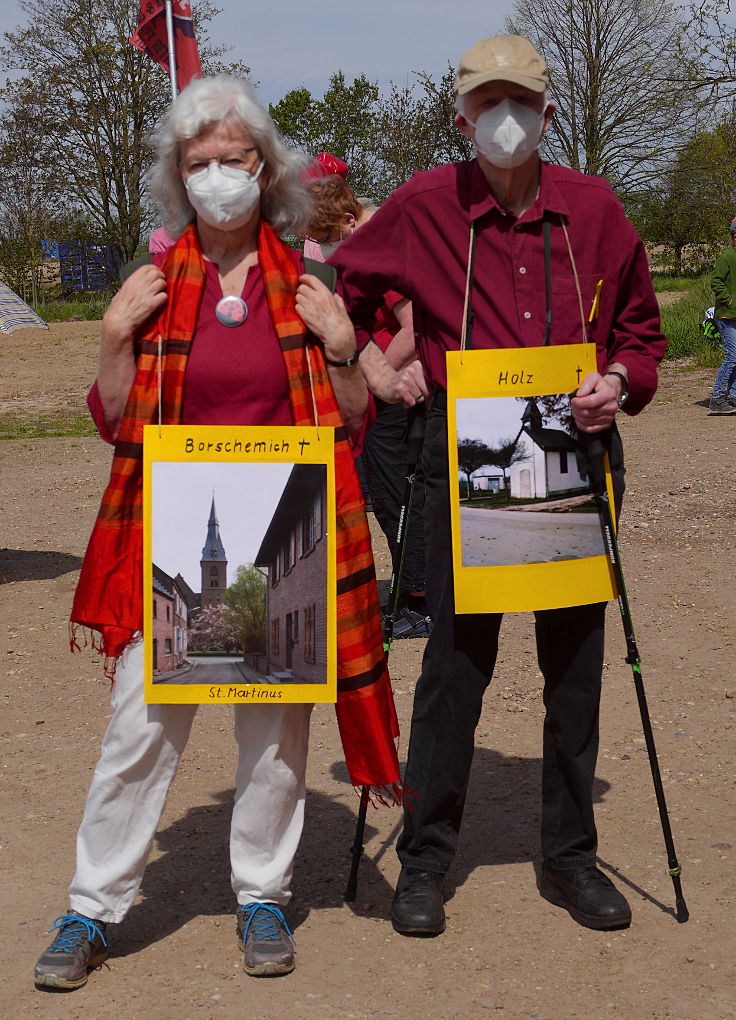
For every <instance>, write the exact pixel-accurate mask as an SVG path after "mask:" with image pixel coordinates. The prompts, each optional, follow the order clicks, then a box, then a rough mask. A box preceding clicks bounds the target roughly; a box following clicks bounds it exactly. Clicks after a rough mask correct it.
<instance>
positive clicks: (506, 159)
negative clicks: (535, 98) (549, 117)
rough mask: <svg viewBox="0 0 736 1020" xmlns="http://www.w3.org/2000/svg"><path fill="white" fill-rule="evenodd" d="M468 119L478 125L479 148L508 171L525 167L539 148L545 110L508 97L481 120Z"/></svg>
mask: <svg viewBox="0 0 736 1020" xmlns="http://www.w3.org/2000/svg"><path fill="white" fill-rule="evenodd" d="M465 120H466V121H467V122H468V124H470V126H471V127H474V128H475V147H476V149H477V150H478V152H481V153H482V154H483V155H484V156H485V157H486V159H487V160H488V162H489V163H493V165H494V166H497V167H501V169H504V170H508V169H511V168H512V167H516V166H521V164H522V163H524V162H525V161H526V160H527V159H528V158H529V157H530V156H531V154H532V153H533V152H536V150H537V149H538V148H539V143H540V142H541V140H542V127H543V125H544V113H543V112H542V113H537V112H536V110H532V109H531V107H529V106H524V105H522V104H521V103H517V102H516V101H515V100H513V99H504V100H503V101H502V102H500V103H498V104H497V105H496V106H494V107H492V108H491V109H490V110H485V111H484V112H483V113H482V114H481V115H480V117H478V120H477V121H475V123H473V121H472V120H468V118H467V117H466V118H465Z"/></svg>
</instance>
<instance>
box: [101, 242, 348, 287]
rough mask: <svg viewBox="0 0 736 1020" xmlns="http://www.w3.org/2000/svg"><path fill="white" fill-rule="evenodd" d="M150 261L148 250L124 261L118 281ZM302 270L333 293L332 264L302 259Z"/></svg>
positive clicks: (333, 276) (335, 277) (335, 281)
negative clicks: (314, 277)
mask: <svg viewBox="0 0 736 1020" xmlns="http://www.w3.org/2000/svg"><path fill="white" fill-rule="evenodd" d="M152 262H153V256H152V255H151V253H150V251H149V252H146V254H145V255H141V256H140V257H139V258H137V259H131V261H130V262H126V263H125V265H124V266H121V267H120V274H119V275H120V282H121V283H123V282H124V281H125V280H127V279H128V277H129V276H130V275H131V274H132V273H134V272H135V271H136V269H140V267H141V266H150V265H151V263H152ZM304 272H305V273H310V274H311V275H312V276H316V277H317V279H318V280H321V281H322V283H324V285H325V287H327V288H328V290H330V291H331V292H332V293H333V294H334V293H335V285H336V283H337V270H336V269H335V267H334V266H328V265H327V263H326V262H318V261H317V260H316V259H304Z"/></svg>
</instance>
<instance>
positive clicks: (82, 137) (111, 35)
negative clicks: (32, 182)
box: [0, 0, 247, 260]
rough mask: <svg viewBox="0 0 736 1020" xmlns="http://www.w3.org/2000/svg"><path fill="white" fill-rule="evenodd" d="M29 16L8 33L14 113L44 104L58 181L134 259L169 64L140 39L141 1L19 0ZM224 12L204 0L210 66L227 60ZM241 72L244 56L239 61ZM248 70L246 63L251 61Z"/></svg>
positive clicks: (202, 29) (2, 62)
mask: <svg viewBox="0 0 736 1020" xmlns="http://www.w3.org/2000/svg"><path fill="white" fill-rule="evenodd" d="M19 6H20V8H21V10H22V11H23V12H24V13H25V14H26V15H27V17H28V24H27V25H25V26H21V27H19V28H17V29H16V30H15V31H11V32H5V33H4V40H5V43H4V45H3V46H2V47H0V66H1V67H2V70H3V71H4V72H5V73H6V75H7V76H8V77H6V81H5V86H4V88H3V89H2V90H0V99H1V100H2V101H3V102H4V103H5V104H6V105H7V107H8V108H9V109H10V111H11V112H12V114H13V115H14V116H18V117H20V118H22V117H24V116H29V115H31V113H32V112H33V111H36V112H37V114H38V116H39V119H40V122H41V123H42V124H43V126H44V139H43V145H45V146H46V145H47V146H48V147H49V148H50V150H51V151H52V153H53V158H52V159H51V160H50V162H49V166H50V168H51V169H52V171H53V190H54V192H55V193H63V194H64V195H65V197H66V201H67V202H68V203H69V204H72V205H77V206H79V208H80V209H81V210H82V211H83V212H84V214H85V215H86V216H87V217H88V218H89V220H90V222H91V224H92V226H93V228H94V230H95V232H96V234H97V236H99V237H101V238H104V239H105V240H107V241H109V242H111V243H113V244H115V245H116V246H117V248H118V250H119V252H120V256H121V258H122V259H123V260H127V259H129V258H131V257H132V256H133V255H134V254H135V251H136V249H137V248H138V245H139V243H140V242H141V239H142V232H143V231H144V230H145V229H147V228H149V227H151V226H152V225H153V223H152V219H151V211H150V210H149V209H148V208H147V206H146V201H145V172H146V170H147V168H148V166H149V165H150V161H151V153H150V151H149V148H148V146H147V143H146V139H147V137H148V135H149V134H150V132H151V130H152V128H153V126H154V124H155V122H156V120H157V118H158V117H159V116H160V115H161V113H162V112H163V111H164V110H165V109H166V107H167V105H168V103H169V101H170V93H169V85H168V78H167V76H166V74H165V72H164V71H163V69H162V68H161V67H160V66H159V65H158V64H155V63H154V62H153V61H151V60H150V58H148V57H147V56H145V55H144V54H143V53H141V52H140V51H139V50H137V49H136V48H135V47H133V46H131V45H130V43H129V41H128V40H129V38H130V36H131V34H132V33H133V30H134V28H135V27H136V25H137V23H138V11H139V4H138V0H121V2H119V3H115V4H99V3H94V2H93V0H20V5H19ZM217 13H219V12H218V10H217V8H215V7H213V6H211V4H210V3H209V0H202V2H200V3H199V4H198V5H197V17H198V38H199V44H200V56H201V58H202V64H203V68H205V69H206V70H208V71H209V70H213V69H218V68H219V67H221V66H222V65H221V64H220V62H219V61H220V56H221V55H222V50H221V49H220V50H217V49H213V48H212V47H211V46H210V44H209V41H208V38H207V33H206V24H207V22H208V21H210V20H211V19H212V18H213V17H214V16H215V15H216V14H217ZM239 69H240V70H241V71H242V70H243V68H242V65H239ZM246 70H247V69H246Z"/></svg>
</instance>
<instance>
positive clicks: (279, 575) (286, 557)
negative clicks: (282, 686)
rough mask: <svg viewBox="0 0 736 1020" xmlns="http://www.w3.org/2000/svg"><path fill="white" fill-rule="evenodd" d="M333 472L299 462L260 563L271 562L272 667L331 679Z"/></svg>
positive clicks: (312, 679)
mask: <svg viewBox="0 0 736 1020" xmlns="http://www.w3.org/2000/svg"><path fill="white" fill-rule="evenodd" d="M326 517H327V472H326V470H325V468H324V466H322V465H319V464H295V465H294V467H293V469H292V471H291V474H290V475H289V479H288V481H287V483H286V486H285V488H284V491H283V493H282V495H281V499H280V500H279V503H278V506H277V507H276V510H275V511H274V515H273V517H272V518H271V523H270V524H269V526H268V529H267V531H266V534H265V536H264V538H263V541H262V542H261V547H260V549H259V550H258V555H257V556H256V559H255V565H256V566H258V567H267V568H268V583H267V589H266V592H267V594H266V634H267V639H268V640H267V648H268V669H267V672H268V673H270V674H272V675H275V676H276V677H277V678H278V679H279V680H281V681H282V682H284V681H285V682H288V681H289V680H294V681H298V682H302V683H326V681H327V542H326V540H325V538H326V530H327V520H326Z"/></svg>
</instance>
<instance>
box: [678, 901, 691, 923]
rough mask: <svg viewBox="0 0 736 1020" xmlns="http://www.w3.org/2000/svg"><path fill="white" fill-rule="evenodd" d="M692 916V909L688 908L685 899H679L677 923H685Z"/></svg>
mask: <svg viewBox="0 0 736 1020" xmlns="http://www.w3.org/2000/svg"><path fill="white" fill-rule="evenodd" d="M689 918H690V911H689V910H688V909H687V906H686V904H685V901H684V900H682V899H678V900H677V923H678V924H685V922H686V921H687V920H688V919H689Z"/></svg>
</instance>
